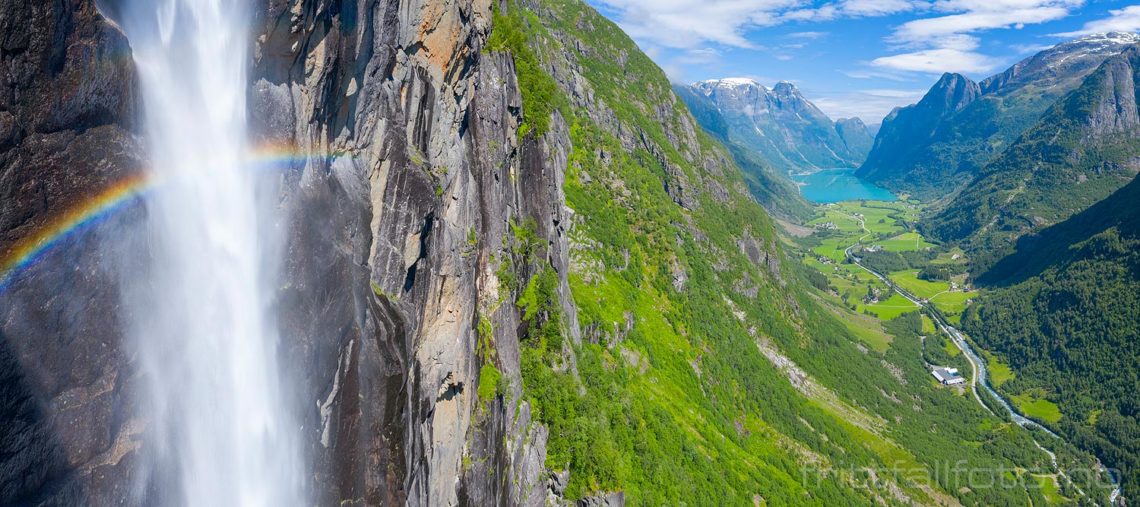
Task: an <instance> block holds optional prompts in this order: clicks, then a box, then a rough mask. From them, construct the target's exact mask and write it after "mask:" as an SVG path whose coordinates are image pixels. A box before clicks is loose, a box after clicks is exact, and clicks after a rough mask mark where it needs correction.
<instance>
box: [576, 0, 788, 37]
mask: <svg viewBox="0 0 1140 507" xmlns="http://www.w3.org/2000/svg"><path fill="white" fill-rule="evenodd" d="M595 1H596V3H598V4H600V5H603V6H605V7H608V8H610V9H613V10H615V11H616V12H617V18H618V23H619V24H620V25H621V26H622V28H623V29H625V31H626V32H627V33H629V34H630V35H631V36H632V37H633V38H635V39H640V40H647V41H652V42H654V43H656V44H660V45H662V46H667V47H672V48H692V47H696V46H700V45H701V44H704V43H708V42H714V43H719V44H724V45H726V46H735V47H742V48H753V47H754V44H753V43H752V42H750V41H749V40H748V39H747V38H745V32H746V31H747V30H748V29H750V28H755V27H759V26H769V25H773V24H776V23H778V22H779V20H778V17H779V15H780V14H781V13H782V12H784V11H787V10H789V9H794V8H798V7H800V6H801V5H803V4H804V3H805V2H806V1H808V0H595Z"/></svg>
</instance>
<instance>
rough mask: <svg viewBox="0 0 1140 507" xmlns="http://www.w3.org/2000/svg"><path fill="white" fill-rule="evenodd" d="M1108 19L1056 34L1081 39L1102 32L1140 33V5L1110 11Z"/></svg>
mask: <svg viewBox="0 0 1140 507" xmlns="http://www.w3.org/2000/svg"><path fill="white" fill-rule="evenodd" d="M1108 14H1109V16H1108V17H1107V18H1103V19H1098V20H1095V21H1090V22H1088V23H1085V26H1083V27H1081V29H1080V30H1077V31H1075V32H1066V33H1059V34H1056V35H1057V36H1060V37H1080V36H1082V35H1089V34H1094V33H1102V32H1137V31H1140V5H1129V6H1128V7H1125V8H1123V9H1114V10H1110V11H1108Z"/></svg>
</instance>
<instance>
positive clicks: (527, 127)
mask: <svg viewBox="0 0 1140 507" xmlns="http://www.w3.org/2000/svg"><path fill="white" fill-rule="evenodd" d="M492 5H493V6H494V11H495V12H494V19H493V23H494V24H493V26H494V30H492V31H491V35H490V36H489V37H487V45H486V46H485V47H484V49H485V50H487V51H510V53H511V56H512V57H513V58H514V62H515V76H516V77H517V78H518V85H519V92H520V93H521V94H522V101H523V104H522V106H523V107H522V109H523V124H522V125H521V126H519V138H520V139H521V138H523V137H526V135H527V133H529V132H532V131H533V132H534V134H535V135H536V136H541V135H543V134H545V133H546V131H547V130H548V129H549V128H550V115H551V113H553V112H554V110H555V109H558V108H559V107H562V105H563V103H564V102H565V99H564V97H563V95H562V94H561V93H560V92H559V90H558V83H556V82H555V81H554V78H552V77H550V74H547V73H546V71H544V70H543V69H542V67H541V63H540V62H539V61H538V57H537V56H535V53H534V50H532V49H531V47H530V46H529V45H528V44H527V42H528V39H529V38H530V37H531V33H532V32H533V31H534V30H537V29H538V28H537V26H538V25H539V24H540V22H539V20H538V17H537V16H535V15H534V14H533V13H531V12H528V11H526V10H524V9H520V8H518V7H517V6H515V5H514V4H513V2H511V8H510V9H508V10H507V12H500V9H499V8H498V5H499V4H498V2H495V3H493V4H492Z"/></svg>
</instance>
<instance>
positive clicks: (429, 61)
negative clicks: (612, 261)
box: [0, 0, 578, 505]
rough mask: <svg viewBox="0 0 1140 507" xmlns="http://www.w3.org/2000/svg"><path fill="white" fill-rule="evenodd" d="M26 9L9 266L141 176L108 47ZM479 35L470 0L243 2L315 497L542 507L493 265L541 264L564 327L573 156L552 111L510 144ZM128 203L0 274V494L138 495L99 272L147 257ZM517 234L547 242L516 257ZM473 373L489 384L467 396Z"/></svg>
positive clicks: (113, 296)
mask: <svg viewBox="0 0 1140 507" xmlns="http://www.w3.org/2000/svg"><path fill="white" fill-rule="evenodd" d="M33 4H34V3H27V2H20V1H2V2H0V27H3V30H2V33H3V35H2V36H0V39H2V40H0V42H2V46H0V47H2V52H0V60H2V63H3V69H4V71H3V79H4V84H5V85H6V89H7V90H9V93H7V94H3V96H2V97H0V183H2V185H0V193H2V198H0V203H2V204H0V252H3V253H4V255H5V257H4V260H5V262H6V263H7V262H8V261H9V260H10V258H14V256H15V255H17V253H18V252H20V251H22V250H19V249H20V248H22V247H23V246H25V245H24V242H26V241H27V239H28V238H29V237H32V236H35V235H36V234H39V233H40V232H41V231H49V230H50V228H51V227H53V226H57V225H58V224H57V222H58V221H59V220H60V217H61V216H65V215H67V214H68V213H70V212H73V211H74V210H75V208H76V206H81V205H83V204H84V203H85V202H86V201H87V200H89V199H90V198H92V197H95V196H97V195H98V193H99V192H100V190H101V189H103V188H106V187H109V186H112V185H114V184H116V183H117V182H120V181H123V180H124V179H125V178H129V177H131V176H132V175H134V174H135V173H136V172H137V171H138V168H139V167H140V165H141V162H140V156H139V153H140V151H141V150H140V149H139V146H140V141H139V139H138V137H137V136H135V135H134V134H132V128H133V126H134V125H135V116H136V104H137V99H136V97H135V96H134V88H135V85H134V82H135V78H134V74H133V69H132V66H131V60H130V58H129V55H130V52H129V46H128V44H127V41H126V40H125V38H124V37H123V36H122V34H121V33H119V32H118V30H116V29H115V27H114V25H113V24H112V23H110V22H108V21H107V20H105V19H103V18H102V17H101V16H100V15H99V13H98V11H97V10H96V9H95V6H94V3H93V2H92V1H91V0H69V1H64V2H54V3H49V4H45V5H42V6H41V5H38V4H35V5H33ZM111 7H113V5H112V6H111ZM109 12H114V9H113V8H112V9H111V10H110V11H109ZM490 29H491V5H490V2H488V1H486V0H459V1H444V2H422V1H417V0H408V1H404V2H376V1H367V2H355V1H334V2H313V1H305V0H264V1H263V2H260V3H259V4H258V5H257V9H256V16H255V29H254V33H253V34H252V37H253V38H254V40H252V41H251V46H252V47H253V66H252V69H251V74H252V76H251V77H252V82H251V85H250V92H249V94H250V107H251V111H250V113H251V122H252V124H253V127H254V130H255V133H254V135H255V140H256V142H258V143H259V144H263V145H266V148H267V149H269V150H272V151H274V152H276V153H282V152H284V153H288V154H289V156H288V157H283V158H282V159H281V160H283V162H282V163H281V166H280V167H277V169H279V170H280V171H281V179H280V188H279V195H278V196H276V198H277V201H278V202H279V207H280V209H281V211H282V216H283V217H284V222H283V223H282V227H283V228H284V230H285V231H286V239H285V242H286V244H285V248H284V250H285V251H286V252H287V257H286V259H284V261H283V264H282V266H281V270H282V280H283V283H282V288H281V289H280V291H279V293H278V294H277V299H278V305H279V310H280V311H279V312H278V313H279V315H281V322H280V327H281V330H282V336H283V343H282V351H281V353H282V356H283V358H282V360H283V364H285V368H287V369H288V371H290V372H299V373H296V374H295V375H298V376H300V377H301V378H299V379H298V380H299V382H298V383H299V385H300V392H299V393H297V397H298V402H297V406H298V407H300V409H299V410H300V413H299V414H298V416H299V417H300V419H301V421H302V428H303V429H302V431H303V433H304V435H303V436H304V441H305V446H306V449H305V454H306V455H307V456H310V459H311V462H312V471H313V477H312V483H311V484H310V485H309V487H308V489H309V490H310V491H311V494H312V496H313V498H312V500H313V502H314V503H317V504H322V505H329V504H359V505H364V504H367V505H396V504H404V503H407V504H414V505H457V504H470V505H485V504H527V505H538V504H541V503H543V502H545V501H546V498H547V491H548V488H547V486H546V482H547V480H548V473H547V471H546V470H545V467H544V460H545V441H546V430H545V429H544V428H543V427H542V426H541V425H540V424H538V423H537V422H535V421H534V420H533V418H532V416H531V413H530V407H529V406H528V404H527V403H526V402H525V401H520V397H521V393H522V383H521V379H520V376H519V375H520V374H519V350H518V339H519V337H518V332H519V329H520V328H522V327H523V326H521V324H520V315H519V310H518V308H517V307H516V306H515V305H514V304H513V303H514V300H515V297H516V296H517V294H514V293H512V291H513V290H517V289H514V288H512V287H509V286H507V284H506V281H505V280H501V279H500V274H501V273H511V274H512V277H513V278H514V279H516V280H523V281H524V282H525V280H527V279H528V278H529V277H530V276H532V275H534V274H535V273H537V272H539V271H541V270H544V269H553V270H555V272H557V273H558V274H559V276H560V280H561V286H560V292H561V296H562V297H561V302H562V305H563V312H562V314H563V320H562V321H563V322H564V323H565V326H566V330H565V331H566V333H567V334H568V335H569V336H571V338H572V339H575V340H576V339H577V332H578V330H577V322H576V319H575V318H574V314H575V311H574V306H573V303H572V300H571V299H570V297H569V288H568V285H567V283H566V276H567V273H568V271H569V258H568V248H569V247H568V243H567V232H568V228H569V227H570V226H571V223H572V213H571V212H570V211H569V209H568V208H567V207H566V206H565V198H564V196H563V195H562V183H563V173H564V170H565V166H566V160H567V156H568V153H569V151H570V145H569V139H568V131H567V126H566V125H565V122H564V121H562V119H561V118H560V117H558V116H557V114H556V115H555V118H554V119H553V121H552V123H551V125H552V126H551V128H550V129H549V131H548V132H547V133H546V134H544V135H543V136H541V137H535V136H534V135H533V134H531V135H528V136H525V137H522V138H520V136H519V135H518V126H519V123H520V120H521V118H520V104H521V99H520V94H519V89H518V86H517V84H516V79H515V71H514V65H513V60H512V58H511V55H509V54H506V53H495V52H485V51H483V47H482V46H483V43H484V41H485V40H486V37H487V35H488V34H489V32H490ZM130 202H133V201H130ZM125 209H126V210H127V211H124V212H119V213H116V214H114V215H108V216H109V217H110V218H109V219H107V220H106V221H103V222H101V223H100V224H98V225H95V226H92V227H89V228H86V229H84V230H82V231H80V232H77V233H75V234H73V236H72V237H70V238H69V241H66V242H60V244H59V245H58V246H57V247H55V248H53V249H52V250H50V251H49V252H47V253H46V254H44V255H41V256H40V257H38V258H39V259H41V261H42V262H40V263H39V264H36V265H35V266H31V267H29V268H27V269H21V270H20V271H19V272H18V274H17V275H16V276H14V277H12V278H11V279H6V280H5V282H4V284H5V290H4V292H3V293H2V294H0V302H2V304H0V364H2V366H3V372H4V373H3V377H2V379H0V394H2V395H3V396H2V398H3V403H4V405H3V411H2V412H0V425H2V426H3V427H5V428H6V432H5V434H4V437H3V439H2V440H0V452H3V456H4V458H3V459H0V503H2V504H8V503H13V502H29V503H40V502H46V503H63V504H84V503H90V504H111V503H123V502H125V503H132V502H134V501H139V500H140V499H141V498H144V497H143V496H138V495H136V493H137V485H138V484H140V483H139V482H138V481H137V480H136V477H135V475H136V471H137V470H140V467H139V466H138V463H137V460H138V459H139V457H140V456H142V455H143V453H139V452H137V451H138V450H139V449H140V446H142V445H145V443H144V439H143V437H142V435H145V423H146V421H145V419H144V418H142V419H141V418H140V416H139V410H137V409H136V408H135V407H134V406H133V404H134V399H135V396H134V394H133V392H134V391H136V390H137V389H136V388H135V387H134V384H135V383H136V382H137V376H136V374H135V373H134V372H133V370H132V368H131V365H130V363H129V357H130V353H129V350H128V349H127V348H126V347H128V344H124V343H123V340H122V336H123V333H122V331H121V329H120V328H119V322H120V320H122V319H121V317H122V315H121V314H120V313H121V312H122V311H123V309H122V308H121V307H120V306H119V305H118V301H119V297H118V295H117V287H116V286H115V283H114V280H116V279H118V276H117V275H119V273H118V272H116V271H115V269H117V268H118V266H117V265H116V263H114V262H109V261H108V258H111V257H113V256H114V251H113V250H114V249H117V248H138V249H145V247H146V245H145V244H135V243H132V242H130V241H126V240H124V239H123V235H122V231H123V230H126V229H130V228H131V222H132V221H133V220H135V219H137V218H138V217H139V216H141V215H140V214H141V213H145V208H144V207H143V206H139V205H137V204H136V205H133V206H127V207H126V208H125ZM523 223H533V224H534V229H535V231H534V232H535V233H536V235H537V237H539V238H542V239H544V240H545V242H544V243H543V244H542V245H540V248H538V252H537V255H534V256H532V257H527V258H518V257H517V256H515V255H514V254H513V252H512V245H513V241H514V239H513V234H514V232H513V229H512V225H513V224H516V225H517V224H523ZM112 233H114V234H115V236H114V240H105V236H109V235H110V234H112ZM5 267H6V268H7V267H8V266H7V264H6V265H5ZM484 322H486V323H487V324H489V328H490V329H491V334H490V336H487V337H481V336H480V331H479V329H480V328H481V327H482V323H484ZM481 341H482V343H480V342H481ZM487 363H490V364H493V365H494V366H495V367H496V369H498V370H499V371H501V372H502V376H503V377H504V378H505V379H506V380H505V382H503V383H502V384H501V385H502V386H504V388H501V389H497V390H496V394H495V396H494V397H493V398H492V399H490V400H482V399H479V398H478V397H477V394H476V393H477V391H478V386H479V383H480V374H479V372H480V369H481V368H482V366H483V365H484V364H487Z"/></svg>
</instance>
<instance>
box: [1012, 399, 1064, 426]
mask: <svg viewBox="0 0 1140 507" xmlns="http://www.w3.org/2000/svg"><path fill="white" fill-rule="evenodd" d="M1010 399H1011V400H1013V403H1014V404H1016V405H1017V409H1018V410H1019V411H1021V413H1023V414H1025V416H1026V417H1029V418H1031V419H1034V420H1037V421H1045V422H1049V423H1054V424H1056V423H1057V422H1058V421H1060V420H1061V409H1059V408H1057V404H1056V403H1053V402H1051V401H1049V400H1047V399H1044V398H1038V397H1037V394H1035V393H1034V392H1025V393H1022V394H1018V395H1015V396H1010Z"/></svg>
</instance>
